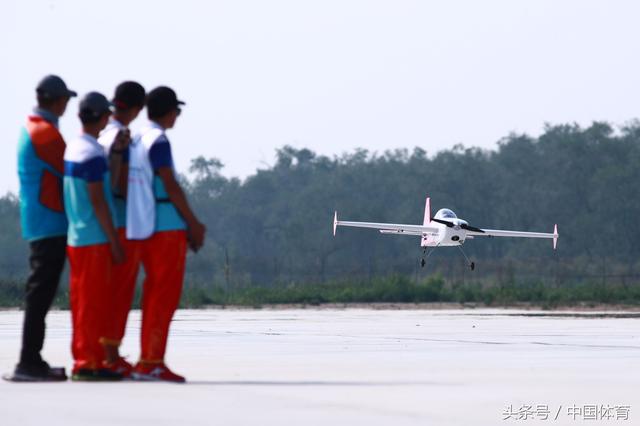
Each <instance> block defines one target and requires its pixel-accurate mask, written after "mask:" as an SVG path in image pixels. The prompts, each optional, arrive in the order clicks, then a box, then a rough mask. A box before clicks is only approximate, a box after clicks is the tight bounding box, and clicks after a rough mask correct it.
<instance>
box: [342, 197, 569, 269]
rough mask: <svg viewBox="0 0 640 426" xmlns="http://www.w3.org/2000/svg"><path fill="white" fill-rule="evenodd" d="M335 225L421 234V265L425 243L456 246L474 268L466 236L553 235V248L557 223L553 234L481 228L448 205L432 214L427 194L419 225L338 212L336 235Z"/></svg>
mask: <svg viewBox="0 0 640 426" xmlns="http://www.w3.org/2000/svg"><path fill="white" fill-rule="evenodd" d="M338 226H352V227H356V228H373V229H378V230H379V231H380V233H382V234H397V235H411V236H418V237H421V238H422V241H421V243H420V245H421V247H423V254H424V255H423V257H422V261H421V262H420V263H421V265H422V267H424V265H425V263H426V259H427V258H428V257H429V256H430V255H431V253H433V250H431V252H429V254H427V247H433V248H434V249H435V248H437V247H458V248H459V249H460V251H461V252H462V255H463V256H464V258H465V259H466V260H467V262H469V267H470V268H471V270H472V271H473V270H474V269H475V263H474V262H471V261H470V260H469V258H468V257H467V255H466V254H465V252H464V250H462V245H463V244H464V242H465V240H468V239H469V240H470V239H473V238H476V237H518V238H549V239H553V249H554V250H555V249H556V245H557V244H558V225H557V224H556V225H555V226H554V228H553V234H548V233H542V232H522V231H505V230H500V229H480V228H476V227H473V226H470V225H469V223H468V222H467V221H466V220H462V219H458V216H456V214H455V213H454V212H453V211H451V210H449V209H440V210H438V212H437V213H436V215H435V216H431V199H430V198H428V197H427V203H426V206H425V209H424V221H423V223H422V225H402V224H396V223H373V222H345V221H341V220H338V212H335V215H334V217H333V235H334V236H335V235H336V229H337V228H338Z"/></svg>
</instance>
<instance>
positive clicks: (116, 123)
mask: <svg viewBox="0 0 640 426" xmlns="http://www.w3.org/2000/svg"><path fill="white" fill-rule="evenodd" d="M109 124H110V125H111V127H116V128H118V129H120V130H122V129H126V128H127V126H125V125H124V124H122V123H121V122H119V121H118V120H116V119H115V118H113V117H111V118H109Z"/></svg>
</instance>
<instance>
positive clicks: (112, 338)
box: [102, 228, 142, 346]
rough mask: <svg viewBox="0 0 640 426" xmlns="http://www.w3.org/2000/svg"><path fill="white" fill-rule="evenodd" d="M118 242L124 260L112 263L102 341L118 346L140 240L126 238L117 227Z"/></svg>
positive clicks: (131, 293)
mask: <svg viewBox="0 0 640 426" xmlns="http://www.w3.org/2000/svg"><path fill="white" fill-rule="evenodd" d="M118 236H119V237H120V243H121V244H122V248H123V249H124V256H125V259H124V262H123V263H121V264H118V265H113V271H112V275H111V297H112V299H111V300H112V312H113V314H112V315H111V322H110V324H109V325H110V328H109V331H108V333H107V336H106V338H105V339H103V340H102V343H104V344H106V345H113V346H120V343H121V342H122V338H123V337H124V332H125V327H126V325H127V317H128V316H129V311H130V310H131V303H132V302H133V296H134V293H135V289H136V279H137V278H138V271H139V270H140V261H141V255H142V242H141V241H133V240H127V237H126V231H125V229H124V228H120V229H118Z"/></svg>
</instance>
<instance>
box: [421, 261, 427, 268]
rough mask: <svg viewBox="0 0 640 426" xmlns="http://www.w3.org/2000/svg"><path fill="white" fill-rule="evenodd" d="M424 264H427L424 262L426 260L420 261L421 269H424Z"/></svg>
mask: <svg viewBox="0 0 640 426" xmlns="http://www.w3.org/2000/svg"><path fill="white" fill-rule="evenodd" d="M426 264H427V261H426V260H424V259H422V260H421V261H420V266H421V267H423V268H424V265H426Z"/></svg>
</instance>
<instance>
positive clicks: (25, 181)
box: [5, 75, 77, 381]
mask: <svg viewBox="0 0 640 426" xmlns="http://www.w3.org/2000/svg"><path fill="white" fill-rule="evenodd" d="M36 95H37V100H38V106H37V107H36V108H35V109H34V110H33V114H32V115H31V116H29V117H28V118H27V124H26V126H25V127H24V128H23V129H22V132H21V135H20V141H19V144H18V175H19V178H20V217H21V225H22V235H23V237H24V238H25V239H26V240H27V241H29V247H30V249H31V254H30V257H29V264H30V266H31V273H30V274H29V278H28V280H27V292H26V299H25V305H24V324H23V329H22V350H21V352H20V362H19V363H18V365H17V366H16V369H15V371H14V373H13V374H12V375H8V376H5V378H6V379H8V380H13V381H61V380H66V378H67V376H66V374H65V371H64V368H51V367H49V365H48V364H47V363H46V362H45V361H44V360H43V359H42V357H41V355H40V351H41V350H42V347H43V344H44V336H45V317H46V315H47V312H48V311H49V308H50V307H51V303H52V302H53V299H54V297H55V294H56V291H57V289H58V284H59V282H60V275H61V274H62V269H63V268H64V262H65V250H66V236H67V219H66V217H65V213H64V207H63V199H62V176H63V174H64V164H63V155H64V150H65V142H64V139H63V137H62V135H61V134H60V132H59V131H58V119H59V118H60V117H61V116H62V115H63V114H64V112H65V110H66V108H67V103H68V102H69V98H71V97H73V96H76V95H77V94H76V92H74V91H73V90H69V89H68V88H67V85H66V84H65V82H64V81H63V80H62V79H61V78H60V77H58V76H56V75H48V76H46V77H44V78H43V79H42V80H41V81H40V82H39V83H38V86H37V88H36Z"/></svg>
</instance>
